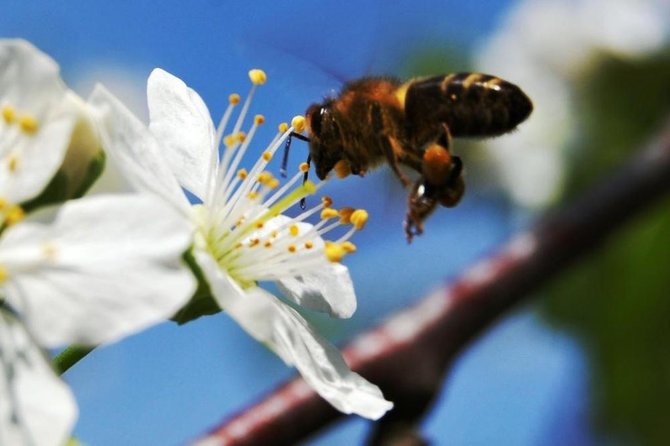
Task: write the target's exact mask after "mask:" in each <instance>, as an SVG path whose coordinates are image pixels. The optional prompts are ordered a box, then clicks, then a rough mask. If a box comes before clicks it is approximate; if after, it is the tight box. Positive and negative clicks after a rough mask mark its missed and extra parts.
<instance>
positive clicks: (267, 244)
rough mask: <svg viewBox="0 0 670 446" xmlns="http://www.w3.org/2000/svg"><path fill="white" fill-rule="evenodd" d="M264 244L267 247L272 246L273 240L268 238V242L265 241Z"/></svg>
mask: <svg viewBox="0 0 670 446" xmlns="http://www.w3.org/2000/svg"><path fill="white" fill-rule="evenodd" d="M263 246H265V247H266V248H272V242H271V241H270V240H268V241H267V242H265V243H263Z"/></svg>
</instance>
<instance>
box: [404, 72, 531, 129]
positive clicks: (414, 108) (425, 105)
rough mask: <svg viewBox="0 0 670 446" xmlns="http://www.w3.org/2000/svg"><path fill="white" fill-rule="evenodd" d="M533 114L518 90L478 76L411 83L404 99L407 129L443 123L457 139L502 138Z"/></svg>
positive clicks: (504, 83)
mask: <svg viewBox="0 0 670 446" xmlns="http://www.w3.org/2000/svg"><path fill="white" fill-rule="evenodd" d="M532 110H533V104H532V103H531V101H530V99H529V98H528V96H526V94H525V93H524V92H523V91H521V89H520V88H519V87H517V86H516V85H514V84H512V83H510V82H507V81H505V80H502V79H500V78H497V77H495V76H490V75H487V74H478V73H458V74H450V75H448V76H434V77H429V78H425V79H419V80H416V81H411V83H410V84H409V85H408V87H407V92H406V96H405V116H406V119H407V121H408V123H409V125H410V126H414V127H415V128H421V127H422V126H426V125H427V124H428V125H431V124H432V125H435V124H437V123H441V122H444V123H446V124H447V125H448V126H449V130H450V131H451V134H452V135H453V136H457V137H459V136H460V137H463V136H466V137H467V136H497V135H501V134H503V133H506V132H509V131H510V130H513V129H514V128H515V127H516V126H517V125H518V124H519V123H521V122H522V121H523V120H524V119H526V118H527V117H528V115H530V112H531V111H532ZM426 121H428V122H426Z"/></svg>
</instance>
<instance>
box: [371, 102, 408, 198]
mask: <svg viewBox="0 0 670 446" xmlns="http://www.w3.org/2000/svg"><path fill="white" fill-rule="evenodd" d="M370 113H371V114H372V126H373V129H374V131H375V133H376V134H377V135H379V141H380V142H381V144H382V148H383V150H384V155H385V156H386V160H387V161H388V163H389V166H391V169H392V170H393V172H394V173H395V174H396V176H397V177H398V179H399V180H400V182H401V183H402V185H403V186H404V187H406V188H407V187H409V186H410V184H412V181H411V180H410V179H409V178H407V176H406V175H405V174H404V173H402V171H401V170H400V165H399V164H398V158H397V157H396V154H395V151H394V150H393V145H392V142H393V143H395V140H391V138H389V137H388V136H387V135H386V134H385V132H384V117H383V116H382V110H381V107H380V106H379V104H378V103H376V102H374V103H373V104H372V107H371V110H370ZM396 144H397V143H396Z"/></svg>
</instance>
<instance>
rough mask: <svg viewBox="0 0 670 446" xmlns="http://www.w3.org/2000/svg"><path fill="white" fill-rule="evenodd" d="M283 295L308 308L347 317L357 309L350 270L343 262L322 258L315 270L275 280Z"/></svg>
mask: <svg viewBox="0 0 670 446" xmlns="http://www.w3.org/2000/svg"><path fill="white" fill-rule="evenodd" d="M277 285H278V286H279V289H280V290H281V291H282V293H284V295H285V296H286V297H288V298H289V299H291V300H292V301H293V302H295V303H297V304H298V305H300V306H303V307H305V308H309V309H310V310H315V311H322V312H327V313H328V314H330V315H331V316H334V317H339V318H349V317H351V316H352V315H353V314H354V312H355V311H356V294H355V293H354V284H353V282H352V281H351V276H349V270H348V269H347V267H345V266H344V265H341V264H339V263H332V262H328V261H325V260H324V262H323V264H322V265H320V268H319V269H318V270H314V271H311V272H307V273H305V274H301V275H299V276H296V277H287V278H282V279H280V280H278V281H277Z"/></svg>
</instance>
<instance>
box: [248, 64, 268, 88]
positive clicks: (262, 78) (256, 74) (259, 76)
mask: <svg viewBox="0 0 670 446" xmlns="http://www.w3.org/2000/svg"><path fill="white" fill-rule="evenodd" d="M249 79H251V83H252V84H254V85H263V84H264V83H265V82H266V81H267V80H268V77H267V75H266V74H265V71H263V70H259V69H258V68H254V69H253V70H249Z"/></svg>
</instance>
